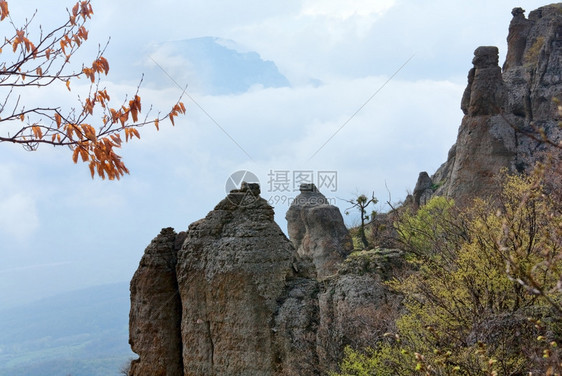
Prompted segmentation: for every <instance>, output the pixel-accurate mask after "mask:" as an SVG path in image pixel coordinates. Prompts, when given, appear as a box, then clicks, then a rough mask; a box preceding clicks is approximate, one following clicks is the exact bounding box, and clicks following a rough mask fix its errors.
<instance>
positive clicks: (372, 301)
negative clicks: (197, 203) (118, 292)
mask: <svg viewBox="0 0 562 376" xmlns="http://www.w3.org/2000/svg"><path fill="white" fill-rule="evenodd" d="M302 195H303V196H302V197H301V199H302V200H301V202H300V204H295V205H294V206H292V207H291V209H290V210H289V212H288V214H287V217H288V219H289V228H291V229H292V230H291V231H290V233H291V234H292V235H291V236H292V238H291V240H289V239H288V238H287V237H286V236H285V235H284V234H283V232H282V231H281V229H280V228H279V226H278V225H277V224H276V223H275V222H274V221H273V216H274V213H273V208H272V207H271V206H269V204H268V203H267V202H266V201H265V200H264V199H262V198H261V197H260V196H259V186H258V185H257V184H245V183H244V184H243V187H242V188H241V189H240V190H234V191H232V192H231V193H230V194H229V195H228V196H227V197H226V198H225V199H224V200H222V201H221V202H220V203H219V204H218V205H217V206H216V207H215V209H214V210H212V211H211V212H210V213H209V214H208V215H207V216H206V217H205V218H204V219H201V220H199V221H197V222H195V223H193V224H191V225H190V226H189V229H188V231H187V233H180V235H176V233H175V232H174V230H173V229H163V230H162V232H161V233H160V235H158V236H157V237H156V239H154V240H153V241H152V243H151V244H150V245H149V246H148V247H147V249H146V251H145V254H144V256H143V258H142V260H141V263H140V265H139V269H138V270H137V272H136V273H135V276H134V277H133V279H132V281H131V314H130V333H131V334H130V343H131V347H132V349H133V351H134V352H136V353H137V354H138V355H139V358H138V359H136V360H134V361H133V362H132V366H131V372H130V375H136V376H140V375H166V376H179V375H205V376H209V375H211V376H212V375H252V376H255V375H321V374H326V373H327V372H328V371H329V370H333V369H334V368H335V367H336V365H337V362H338V360H339V359H340V358H341V356H342V353H343V348H344V347H345V346H346V345H349V344H351V345H355V346H367V345H369V344H370V343H372V342H373V341H374V340H376V339H377V338H380V336H382V333H384V331H385V330H386V329H387V327H388V325H389V321H388V320H380V319H381V317H383V316H384V315H387V314H388V312H389V311H391V310H390V309H389V307H390V306H392V305H396V304H398V302H399V300H397V299H396V298H395V297H394V296H393V295H392V294H391V293H390V292H388V291H387V289H386V287H385V286H384V285H383V283H382V282H383V280H384V278H385V277H383V274H382V272H381V271H382V270H383V269H386V268H387V267H388V265H390V264H392V262H390V263H389V261H388V260H398V259H399V257H398V258H397V257H395V256H397V255H393V254H385V255H375V254H369V255H359V256H354V257H348V260H346V261H344V257H345V256H347V254H348V253H349V252H350V251H351V238H350V236H349V233H348V232H347V229H346V228H345V226H344V223H343V219H342V217H341V214H340V212H339V210H338V209H337V208H336V207H333V206H331V205H327V204H326V203H325V202H324V201H325V197H324V196H323V195H322V194H321V193H320V192H318V190H317V189H316V187H314V186H308V187H304V188H303V192H302ZM312 196H314V197H315V199H314V200H313V199H312ZM323 197H324V201H323V200H321V199H322V198H323ZM304 198H306V200H305V199H304ZM316 199H318V200H316ZM312 201H314V202H312ZM303 221H304V222H303ZM298 228H300V230H301V231H296V230H297V229H298ZM295 236H296V237H295ZM303 239H306V240H303ZM294 245H295V246H296V248H295V246H294ZM298 250H301V252H299V251H298ZM379 256H380V257H379ZM328 274H329V275H328ZM385 275H386V276H387V277H388V276H389V275H390V274H389V273H386V274H385ZM317 276H320V278H317ZM394 311H396V310H395V309H394ZM390 322H391V321H390Z"/></svg>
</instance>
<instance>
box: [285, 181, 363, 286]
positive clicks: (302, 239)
mask: <svg viewBox="0 0 562 376" xmlns="http://www.w3.org/2000/svg"><path fill="white" fill-rule="evenodd" d="M300 191H301V193H300V194H299V195H298V196H297V197H296V198H295V200H294V201H293V202H292V204H291V207H290V208H289V210H288V211H287V215H286V216H285V218H286V219H287V231H288V233H289V238H290V239H291V242H292V243H293V246H294V247H295V249H296V250H297V252H298V254H299V256H301V257H303V258H310V259H312V261H313V263H314V265H315V267H316V273H317V277H318V279H324V278H325V277H328V276H330V275H334V274H336V273H337V268H338V265H339V264H340V263H341V262H342V261H343V260H344V259H345V257H346V256H347V255H348V254H349V253H350V252H351V251H352V250H353V242H352V241H351V236H350V235H349V231H348V230H347V228H346V227H345V224H344V222H343V218H342V215H341V213H340V210H339V209H338V208H337V207H336V206H333V205H330V204H329V203H328V200H327V199H326V197H325V196H324V195H323V194H322V193H320V192H318V189H317V188H316V186H315V185H314V184H302V185H301V187H300Z"/></svg>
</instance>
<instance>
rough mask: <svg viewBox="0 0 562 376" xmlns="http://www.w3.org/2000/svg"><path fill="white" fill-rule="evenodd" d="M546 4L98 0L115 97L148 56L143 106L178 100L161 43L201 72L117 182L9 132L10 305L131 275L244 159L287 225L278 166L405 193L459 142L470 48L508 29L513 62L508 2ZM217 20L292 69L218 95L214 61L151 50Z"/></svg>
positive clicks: (2, 272) (24, 4)
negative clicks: (281, 82) (209, 68)
mask: <svg viewBox="0 0 562 376" xmlns="http://www.w3.org/2000/svg"><path fill="white" fill-rule="evenodd" d="M9 5H10V9H11V12H12V17H13V19H14V21H15V22H16V23H18V22H21V21H23V19H24V18H25V16H29V13H30V11H31V10H33V9H37V10H38V12H37V15H36V19H35V21H36V22H37V23H42V24H43V25H45V26H46V27H48V26H49V25H51V26H53V25H55V24H57V23H58V22H57V21H63V20H64V18H65V13H64V9H65V7H66V6H69V5H71V4H70V2H68V3H65V2H62V1H57V2H50V3H49V4H48V5H47V4H46V3H45V2H42V1H38V0H17V2H16V1H14V0H13V1H10V2H9ZM541 5H544V3H542V2H538V1H526V2H525V3H524V4H523V3H521V2H513V1H504V0H501V1H493V2H491V1H484V0H476V1H450V0H447V1H445V0H437V1H431V2H430V1H400V0H396V1H393V0H381V1H377V0H300V1H297V0H285V1H269V2H264V1H258V0H239V1H217V0H205V1H201V0H196V1H181V2H180V1H171V0H160V1H158V2H156V1H145V0H120V1H119V2H116V1H113V0H98V1H93V7H94V18H93V20H92V21H91V22H90V23H89V25H88V27H89V30H90V38H89V41H88V44H87V45H86V47H85V49H84V51H83V53H82V54H81V55H80V57H81V58H82V57H83V58H84V59H85V61H86V62H89V61H90V60H91V59H92V58H93V57H94V54H95V51H96V49H97V44H98V43H102V44H104V43H105V42H106V41H107V40H108V38H109V37H111V41H110V44H109V47H108V49H107V53H106V57H107V58H108V60H109V62H110V65H111V70H110V75H109V76H108V78H107V82H105V85H106V86H107V87H108V88H109V89H110V90H112V92H113V93H114V97H116V98H119V97H120V96H121V98H122V95H125V94H126V93H131V92H134V90H135V86H136V84H137V83H138V80H139V79H140V76H141V74H142V73H143V72H144V73H146V76H145V85H144V89H143V90H141V93H140V94H141V97H142V98H143V102H144V104H145V107H144V108H147V107H148V104H150V103H152V104H153V105H154V108H156V109H158V108H159V109H162V110H165V109H167V108H168V107H170V105H171V104H173V103H174V101H175V100H176V99H177V98H178V96H179V95H180V94H181V90H180V89H179V88H177V87H176V86H175V84H174V83H173V82H172V80H170V78H169V77H167V76H166V75H165V74H164V73H163V72H162V71H160V70H159V69H156V68H155V65H154V63H153V62H152V61H151V59H150V58H149V56H152V58H153V59H155V60H156V61H157V62H158V64H160V65H162V66H163V67H172V66H174V67H175V68H176V70H177V69H178V67H179V69H180V70H181V67H182V64H185V71H186V72H188V73H186V74H179V73H178V75H177V76H175V77H179V78H178V79H177V80H180V81H182V82H178V83H180V85H182V86H183V85H185V84H190V83H191V84H193V83H194V82H198V84H199V86H197V85H195V89H193V90H192V89H191V86H190V89H189V90H188V95H189V96H186V97H184V102H185V104H186V106H187V108H188V113H187V115H186V116H184V117H182V118H180V119H178V120H177V122H176V126H175V127H172V126H171V125H169V124H165V125H164V124H162V125H161V131H160V132H158V133H157V132H155V130H153V129H152V128H151V129H148V128H147V129H143V132H142V133H141V137H142V139H141V140H140V141H134V142H132V143H129V144H126V145H125V146H124V148H123V149H122V150H121V152H122V155H123V158H124V160H125V163H126V164H127V166H128V167H129V169H130V171H131V174H130V175H128V176H125V177H124V178H123V179H122V180H121V181H119V182H109V181H100V180H97V179H96V180H92V179H91V178H90V174H89V171H88V169H87V166H86V165H81V164H78V165H74V164H73V163H72V161H71V154H70V153H69V152H68V150H65V149H51V148H48V147H43V148H40V149H39V151H37V152H33V153H28V152H25V151H24V150H23V149H21V147H17V146H14V145H8V144H1V145H0V237H1V241H0V260H2V261H1V262H0V309H1V308H3V307H7V306H10V305H14V304H19V303H23V302H27V301H31V300H34V299H37V298H40V297H44V296H49V295H52V294H55V293H58V292H61V291H65V290H72V289H77V288H82V287H86V286H90V285H96V284H104V283H112V282H117V281H128V280H130V278H131V277H132V274H133V272H134V270H135V269H136V267H137V266H138V262H139V260H140V258H141V256H142V253H143V251H144V248H145V247H146V246H147V245H148V243H149V242H150V240H151V239H152V238H154V237H155V236H156V235H157V234H158V233H159V231H160V229H161V228H162V227H168V226H171V227H174V228H175V229H176V231H182V230H186V229H187V227H188V225H189V224H190V223H191V222H193V221H195V220H197V219H199V218H202V217H204V216H205V215H206V214H207V213H208V212H209V211H210V210H212V208H213V207H214V206H215V205H216V203H218V202H219V201H220V200H221V199H223V198H224V196H225V194H226V193H225V183H226V181H227V179H228V177H229V176H230V174H232V173H233V172H235V171H238V170H249V171H251V172H253V173H254V174H256V175H257V176H258V178H259V179H260V181H261V184H262V196H264V197H265V198H267V199H271V200H272V202H273V203H274V206H275V210H276V218H277V221H278V223H279V225H280V226H281V227H282V228H285V226H286V225H285V223H284V215H285V212H286V210H287V208H288V205H287V202H286V200H288V199H291V198H292V197H294V196H295V195H296V194H297V193H298V192H293V191H292V190H291V191H290V192H278V191H273V189H271V185H270V183H273V182H272V176H275V179H278V178H279V176H280V175H279V174H281V175H283V174H285V173H286V174H288V175H287V176H288V177H289V178H292V177H293V173H298V172H300V171H308V172H312V173H313V174H314V176H315V179H317V177H318V173H319V172H325V171H329V172H332V173H335V174H333V175H336V176H337V186H336V187H333V186H332V188H335V189H333V191H332V189H327V190H326V191H324V193H325V194H326V196H328V197H329V198H331V199H333V200H334V202H336V204H337V205H338V206H340V208H342V211H343V209H345V208H346V204H345V202H344V201H343V200H342V199H348V198H351V197H352V196H353V195H354V194H356V193H370V192H374V193H375V195H376V196H377V197H379V199H380V200H381V201H386V200H388V199H389V192H388V191H390V195H391V200H392V201H393V202H397V201H400V200H403V199H404V198H405V196H406V194H407V191H408V190H410V191H411V190H412V189H413V187H414V185H415V182H416V179H417V176H418V173H419V172H420V171H424V170H425V171H428V172H429V173H430V174H432V173H433V172H434V171H435V170H436V169H437V167H439V165H440V164H441V163H442V162H444V161H445V159H446V156H447V151H448V150H449V148H450V147H451V145H452V144H453V143H454V141H455V138H456V134H457V130H458V126H459V124H460V121H461V118H462V112H461V110H460V108H459V107H460V99H461V95H462V92H463V90H464V87H465V86H466V75H467V73H468V70H469V69H470V68H471V60H472V56H473V51H474V49H475V48H476V47H478V46H480V45H496V46H498V47H499V49H500V54H501V58H500V60H501V61H503V58H504V56H505V53H506V37H507V29H508V25H509V21H510V19H511V14H510V12H511V9H512V8H513V7H515V6H522V7H523V8H524V9H526V10H527V11H530V10H533V9H535V8H537V7H539V6H541ZM527 14H528V12H527ZM0 31H1V32H2V33H3V35H6V33H7V31H9V29H7V27H6V25H5V24H3V25H0ZM205 36H212V37H217V38H221V39H222V40H227V41H229V42H228V43H232V45H233V46H236V49H237V50H238V51H239V52H241V53H242V52H246V51H255V52H257V53H258V54H259V55H260V56H261V58H262V59H263V60H268V61H272V62H274V63H275V65H276V66H277V68H278V70H279V72H280V73H281V74H282V75H284V76H285V77H286V78H287V80H288V81H289V82H290V86H288V87H282V88H264V87H262V86H260V85H256V86H253V87H251V88H250V89H249V90H248V91H247V92H244V93H238V94H231V95H224V94H223V95H213V93H212V92H209V91H205V90H204V86H205V82H201V79H200V78H201V77H203V73H202V72H200V74H199V75H198V72H197V71H193V70H189V66H190V63H189V61H186V59H185V57H184V56H182V55H181V51H180V52H177V53H176V55H177V56H173V55H158V54H156V53H155V47H154V46H158V45H161V44H162V43H164V42H169V41H178V40H185V39H191V38H198V37H205ZM412 56H413V57H412ZM411 57H412V58H411ZM410 58H411V60H409V61H408V59H410ZM407 61H408V63H407V64H406V65H405V66H403V64H404V63H405V62H407ZM401 66H403V68H402V69H400V70H399V68H400V67H401ZM170 69H171V68H170ZM398 70H399V71H398ZM397 71H398V73H397V74H396V75H395V76H394V78H392V79H391V80H390V81H388V80H389V78H390V77H391V76H392V75H393V74H395V73H396V72H397ZM198 77H199V79H198ZM177 80H176V81H177ZM381 87H382V89H381ZM80 89H81V88H80V84H79V83H77V84H76V87H74V91H73V92H72V93H71V95H70V96H69V93H68V92H67V91H66V89H65V88H64V87H62V88H56V87H53V88H50V89H48V90H41V91H34V92H33V93H29V100H30V101H36V102H40V101H42V100H46V101H47V100H48V101H52V100H56V101H57V104H58V103H59V102H58V101H60V103H61V104H63V105H66V106H70V105H72V104H74V103H75V102H73V101H76V98H75V96H72V95H75V94H76V93H77V92H79V91H80ZM379 89H380V91H378V92H377V90H379ZM376 92H377V94H376V95H375V96H374V97H372V96H373V94H375V93H376ZM5 95H6V91H3V92H0V97H2V96H5ZM371 97H372V99H371V100H370V101H368V103H367V100H368V99H369V98H371ZM191 98H192V99H193V100H194V101H195V102H196V103H197V104H195V102H193V101H192V99H191ZM365 103H367V104H366V105H365V106H364V107H363V108H362V109H361V111H359V112H358V113H357V114H356V115H355V116H353V117H352V115H353V114H354V113H355V112H356V111H357V110H358V109H360V108H361V106H362V105H364V104H365ZM199 106H200V107H199ZM201 108H203V109H204V111H205V112H204V111H202V110H201ZM211 118H212V119H211ZM344 124H345V126H343V128H342V125H344ZM220 128H222V129H223V130H224V132H223V130H221V129H220ZM340 128H341V130H340V131H338V129H340ZM225 132H226V133H227V134H228V136H227V135H226V134H225ZM336 132H337V134H336ZM334 134H335V136H334ZM330 138H331V139H330ZM233 140H234V141H235V142H233ZM328 140H329V141H328ZM327 141H328V142H327ZM326 142H327V143H326ZM315 182H316V180H315ZM290 183H292V181H291V182H290ZM386 187H388V191H387V188H386ZM291 189H292V185H291ZM377 209H379V210H384V207H383V206H378V207H377ZM347 220H348V222H349V223H350V224H352V223H353V221H354V220H353V218H352V217H349V218H348V219H347Z"/></svg>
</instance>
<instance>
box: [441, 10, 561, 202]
mask: <svg viewBox="0 0 562 376" xmlns="http://www.w3.org/2000/svg"><path fill="white" fill-rule="evenodd" d="M512 15H513V19H512V21H511V23H510V26H509V36H508V38H507V41H508V51H507V56H506V61H505V63H504V65H503V72H502V71H501V70H500V67H499V66H498V50H497V48H496V47H478V48H477V49H476V50H475V52H474V59H473V65H474V67H473V68H472V69H471V70H470V72H469V74H468V85H467V88H466V90H465V92H464V95H463V98H462V100H461V109H462V110H463V112H464V114H465V116H464V117H463V120H462V123H461V125H460V128H459V133H458V137H457V142H456V144H455V145H454V146H453V148H452V149H451V152H449V156H448V158H447V162H445V163H444V164H443V165H442V166H441V167H440V168H439V169H438V170H437V171H436V172H435V174H434V175H433V176H432V177H431V179H432V181H433V183H434V184H435V186H436V187H437V189H436V191H435V194H438V195H446V196H448V197H451V198H454V199H455V200H457V201H458V202H460V203H463V202H466V201H468V200H470V199H471V198H473V197H475V196H480V197H489V196H494V195H496V194H497V193H498V192H499V189H500V188H501V184H499V178H500V172H501V171H502V170H503V169H505V170H507V171H509V172H528V171H530V170H531V169H532V168H533V166H534V164H535V163H536V162H537V161H539V160H541V158H543V157H544V154H545V152H546V151H550V152H554V153H559V150H558V151H557V150H555V149H553V148H549V146H548V144H546V143H544V142H541V141H540V137H541V136H540V133H539V131H538V130H539V129H542V130H543V131H544V133H545V135H546V136H547V137H548V138H549V139H550V140H552V141H554V142H559V141H560V140H561V139H562V131H561V130H560V128H559V127H558V121H559V120H560V119H559V115H558V112H557V106H556V104H555V103H554V101H553V99H554V98H558V99H561V98H562V63H561V61H562V4H552V5H548V6H545V7H541V8H539V9H537V10H535V11H532V12H531V13H530V14H529V18H528V19H527V18H525V15H524V10H523V9H521V8H514V9H513V11H512ZM537 138H538V140H537Z"/></svg>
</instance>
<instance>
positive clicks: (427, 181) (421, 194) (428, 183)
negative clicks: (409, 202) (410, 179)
mask: <svg viewBox="0 0 562 376" xmlns="http://www.w3.org/2000/svg"><path fill="white" fill-rule="evenodd" d="M432 186H433V181H432V180H431V178H430V177H429V175H428V174H427V172H425V171H422V172H420V175H419V176H418V181H417V182H416V187H415V188H414V203H415V204H416V206H420V205H425V203H426V202H427V201H428V199H429V198H430V197H431V195H432V194H433V189H432Z"/></svg>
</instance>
